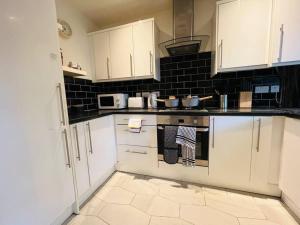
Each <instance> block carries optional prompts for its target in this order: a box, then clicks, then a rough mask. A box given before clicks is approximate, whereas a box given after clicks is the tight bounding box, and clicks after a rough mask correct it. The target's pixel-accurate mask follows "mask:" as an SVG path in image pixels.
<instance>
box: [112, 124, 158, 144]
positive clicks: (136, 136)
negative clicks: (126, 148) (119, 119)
mask: <svg viewBox="0 0 300 225" xmlns="http://www.w3.org/2000/svg"><path fill="white" fill-rule="evenodd" d="M116 129H117V143H118V145H136V146H145V147H152V148H156V147H157V138H156V136H157V135H156V126H142V128H141V132H140V133H133V132H130V129H129V128H128V126H127V125H117V126H116Z"/></svg>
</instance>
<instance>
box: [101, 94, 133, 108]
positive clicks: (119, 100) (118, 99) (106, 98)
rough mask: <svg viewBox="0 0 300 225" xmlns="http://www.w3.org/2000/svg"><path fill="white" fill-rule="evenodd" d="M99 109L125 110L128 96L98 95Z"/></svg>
mask: <svg viewBox="0 0 300 225" xmlns="http://www.w3.org/2000/svg"><path fill="white" fill-rule="evenodd" d="M97 97H98V108H99V109H125V108H127V103H128V94H122V93H118V94H99V95H97Z"/></svg>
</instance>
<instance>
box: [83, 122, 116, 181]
mask: <svg viewBox="0 0 300 225" xmlns="http://www.w3.org/2000/svg"><path fill="white" fill-rule="evenodd" d="M86 125H87V126H86V127H87V128H88V130H87V140H88V143H89V144H90V145H89V153H88V163H89V168H90V178H91V184H92V185H95V184H99V182H103V181H104V180H105V179H106V178H107V177H108V176H109V175H110V174H108V173H109V172H110V171H112V170H113V169H114V167H115V164H116V142H115V128H114V118H113V116H105V117H102V118H98V119H95V120H91V121H90V122H88V123H87V124H86Z"/></svg>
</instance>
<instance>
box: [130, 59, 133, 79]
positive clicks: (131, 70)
mask: <svg viewBox="0 0 300 225" xmlns="http://www.w3.org/2000/svg"><path fill="white" fill-rule="evenodd" d="M130 73H131V76H133V69H132V55H131V54H130Z"/></svg>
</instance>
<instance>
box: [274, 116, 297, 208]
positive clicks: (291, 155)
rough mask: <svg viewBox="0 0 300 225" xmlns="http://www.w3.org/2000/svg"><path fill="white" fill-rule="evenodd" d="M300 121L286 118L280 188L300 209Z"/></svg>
mask: <svg viewBox="0 0 300 225" xmlns="http://www.w3.org/2000/svg"><path fill="white" fill-rule="evenodd" d="M299 146H300V120H298V119H292V118H286V120H285V128H284V137H283V146H282V158H281V171H280V180H279V187H280V189H281V190H282V191H283V192H284V194H285V195H286V196H288V198H289V199H290V200H292V202H293V203H294V204H295V205H296V206H297V207H298V208H300V192H299V187H300V173H299V171H300V151H299Z"/></svg>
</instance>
